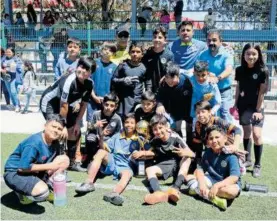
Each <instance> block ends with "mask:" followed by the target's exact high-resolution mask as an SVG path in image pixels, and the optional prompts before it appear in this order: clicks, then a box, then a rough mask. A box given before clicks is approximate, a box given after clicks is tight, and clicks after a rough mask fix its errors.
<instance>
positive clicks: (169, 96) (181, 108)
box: [157, 74, 192, 121]
mask: <svg viewBox="0 0 277 221" xmlns="http://www.w3.org/2000/svg"><path fill="white" fill-rule="evenodd" d="M179 79H180V81H179V83H178V85H176V86H174V87H169V86H168V84H167V83H165V82H163V83H162V84H161V86H160V88H159V89H158V93H157V101H158V102H160V103H161V104H162V105H163V106H164V107H165V110H166V112H167V113H169V114H170V116H171V117H172V118H173V119H174V120H175V121H178V120H187V119H188V118H190V108H191V97H192V85H191V82H190V80H189V79H188V78H187V77H186V76H184V75H182V74H181V75H180V78H179Z"/></svg>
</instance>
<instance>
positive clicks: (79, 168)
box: [70, 162, 87, 172]
mask: <svg viewBox="0 0 277 221" xmlns="http://www.w3.org/2000/svg"><path fill="white" fill-rule="evenodd" d="M70 170H72V171H77V172H87V168H84V167H82V166H81V162H74V163H73V164H72V166H71V167H70Z"/></svg>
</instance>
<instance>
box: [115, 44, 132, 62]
mask: <svg viewBox="0 0 277 221" xmlns="http://www.w3.org/2000/svg"><path fill="white" fill-rule="evenodd" d="M127 59H130V55H129V52H128V48H127V49H124V50H117V51H116V53H115V54H114V55H112V57H111V61H112V62H113V63H115V64H116V65H119V64H120V63H121V62H123V61H124V60H127Z"/></svg>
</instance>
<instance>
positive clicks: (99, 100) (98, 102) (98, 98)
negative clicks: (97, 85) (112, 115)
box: [94, 96, 103, 104]
mask: <svg viewBox="0 0 277 221" xmlns="http://www.w3.org/2000/svg"><path fill="white" fill-rule="evenodd" d="M94 101H95V102H96V103H97V104H101V103H102V102H103V97H97V96H96V97H95V98H94Z"/></svg>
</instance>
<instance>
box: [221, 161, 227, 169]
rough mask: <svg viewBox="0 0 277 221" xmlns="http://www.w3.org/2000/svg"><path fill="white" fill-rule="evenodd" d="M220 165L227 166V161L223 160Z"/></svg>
mask: <svg viewBox="0 0 277 221" xmlns="http://www.w3.org/2000/svg"><path fill="white" fill-rule="evenodd" d="M220 165H221V166H222V167H223V168H225V167H227V162H226V161H225V160H222V161H221V163H220Z"/></svg>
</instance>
